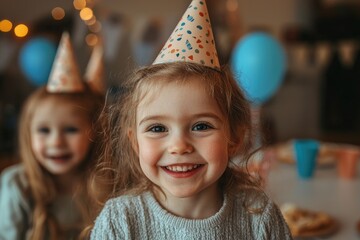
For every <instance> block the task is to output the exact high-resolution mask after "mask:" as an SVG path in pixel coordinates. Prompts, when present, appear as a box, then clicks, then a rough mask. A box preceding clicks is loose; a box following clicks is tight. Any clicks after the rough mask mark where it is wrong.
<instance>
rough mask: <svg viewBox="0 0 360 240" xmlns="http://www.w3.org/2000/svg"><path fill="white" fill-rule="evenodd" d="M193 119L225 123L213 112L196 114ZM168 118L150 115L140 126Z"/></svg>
mask: <svg viewBox="0 0 360 240" xmlns="http://www.w3.org/2000/svg"><path fill="white" fill-rule="evenodd" d="M191 117H192V118H212V119H214V120H216V121H220V122H221V121H223V119H222V118H220V117H219V116H218V115H217V114H215V113H212V112H206V113H198V114H194V115H192V116H191ZM165 118H166V117H165V116H163V115H150V116H146V117H145V118H143V119H142V120H141V121H140V122H139V126H140V125H141V124H143V123H144V122H147V121H150V120H161V119H165Z"/></svg>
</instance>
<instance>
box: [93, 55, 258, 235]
mask: <svg viewBox="0 0 360 240" xmlns="http://www.w3.org/2000/svg"><path fill="white" fill-rule="evenodd" d="M193 77H196V78H199V79H201V80H202V81H203V86H204V88H205V89H206V91H207V92H208V93H209V95H210V96H212V97H213V98H214V99H215V100H216V102H217V104H218V105H219V107H220V109H221V111H222V113H223V115H224V116H225V119H226V121H227V122H226V123H225V124H226V127H227V128H228V132H229V137H228V139H226V140H228V142H229V149H232V151H231V153H230V154H229V156H230V159H229V164H228V167H227V169H226V170H225V173H224V174H223V176H222V177H221V179H220V183H219V184H220V189H223V190H224V191H225V192H227V193H228V194H237V193H239V192H240V191H245V190H246V191H248V192H249V193H251V194H249V195H248V196H249V198H248V199H252V200H254V199H255V198H252V197H250V196H254V197H257V196H263V195H264V193H263V191H262V189H261V184H260V181H259V180H258V179H255V178H253V177H252V176H251V175H250V174H249V173H248V171H247V167H246V166H247V161H248V159H249V158H250V156H251V155H252V154H253V143H252V142H253V139H254V138H253V136H252V134H253V129H252V128H253V125H252V123H251V114H250V105H249V102H248V101H247V100H246V99H245V96H244V94H243V93H242V91H241V89H240V88H239V87H238V85H237V83H236V81H235V80H234V78H233V75H232V73H231V71H230V70H229V68H228V67H227V66H224V67H222V68H221V70H219V71H217V70H214V69H211V68H208V67H204V66H201V65H198V64H192V63H184V62H179V63H167V64H158V65H152V66H148V67H145V68H142V69H139V70H138V71H136V72H135V73H134V75H133V77H132V78H129V79H128V80H127V81H126V82H125V83H124V84H123V88H122V91H121V92H120V94H119V95H118V96H117V98H116V99H115V100H113V101H109V102H108V104H106V106H105V108H104V111H103V112H102V113H101V116H100V120H101V122H102V127H103V128H102V135H103V137H102V140H103V141H104V142H103V146H102V148H101V159H100V164H99V165H97V167H96V170H95V172H94V175H93V176H92V181H91V183H92V185H91V186H90V189H91V191H92V193H94V195H95V198H96V200H97V203H98V209H97V211H94V214H95V215H97V214H98V213H99V212H100V210H101V208H102V206H103V204H104V203H105V202H106V200H108V199H109V198H112V197H116V196H119V195H122V194H135V195H138V194H141V193H142V192H144V191H151V190H152V189H153V187H154V186H153V184H152V182H151V181H150V180H149V179H147V178H146V176H145V175H144V174H143V172H142V170H141V167H140V164H139V159H138V156H137V155H136V153H135V151H134V150H133V148H132V143H131V141H130V140H129V137H128V132H129V129H131V130H132V132H136V128H135V123H136V109H137V106H138V105H139V103H140V102H141V101H142V100H143V99H144V97H145V96H146V95H147V94H153V96H155V97H156V94H157V93H158V90H159V89H160V88H161V87H162V86H163V85H164V84H167V83H169V82H172V81H177V82H179V83H184V82H186V81H188V80H189V79H191V78H193ZM134 135H136V134H134ZM134 141H135V144H136V139H135V140H134ZM250 202H251V201H249V206H250ZM89 228H90V229H91V226H90V227H89Z"/></svg>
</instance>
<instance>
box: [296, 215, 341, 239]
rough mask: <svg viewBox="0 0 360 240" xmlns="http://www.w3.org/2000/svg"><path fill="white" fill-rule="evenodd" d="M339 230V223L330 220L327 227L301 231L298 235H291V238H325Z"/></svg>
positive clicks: (332, 219)
mask: <svg viewBox="0 0 360 240" xmlns="http://www.w3.org/2000/svg"><path fill="white" fill-rule="evenodd" d="M339 228H340V224H339V222H338V221H337V220H336V219H334V218H331V222H330V223H329V224H328V225H326V226H324V227H322V228H319V229H315V230H309V231H303V232H301V233H299V234H293V237H297V238H311V237H327V236H330V235H333V234H335V233H336V232H337V231H338V230H339Z"/></svg>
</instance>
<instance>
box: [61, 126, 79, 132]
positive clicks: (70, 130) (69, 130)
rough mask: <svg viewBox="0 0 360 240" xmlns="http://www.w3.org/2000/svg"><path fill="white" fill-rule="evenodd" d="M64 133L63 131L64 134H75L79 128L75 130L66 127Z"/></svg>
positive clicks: (74, 128)
mask: <svg viewBox="0 0 360 240" xmlns="http://www.w3.org/2000/svg"><path fill="white" fill-rule="evenodd" d="M64 131H65V132H66V133H76V132H78V131H79V128H77V127H66V128H65V129H64Z"/></svg>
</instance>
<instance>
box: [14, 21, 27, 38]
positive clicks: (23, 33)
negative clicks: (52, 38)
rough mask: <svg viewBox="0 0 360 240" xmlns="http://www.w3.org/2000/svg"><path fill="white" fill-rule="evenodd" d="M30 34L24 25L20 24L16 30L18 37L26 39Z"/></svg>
mask: <svg viewBox="0 0 360 240" xmlns="http://www.w3.org/2000/svg"><path fill="white" fill-rule="evenodd" d="M28 32H29V28H28V27H27V26H26V25H24V24H19V25H17V26H16V27H15V28H14V33H15V35H16V36H17V37H25V36H26V35H27V34H28Z"/></svg>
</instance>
